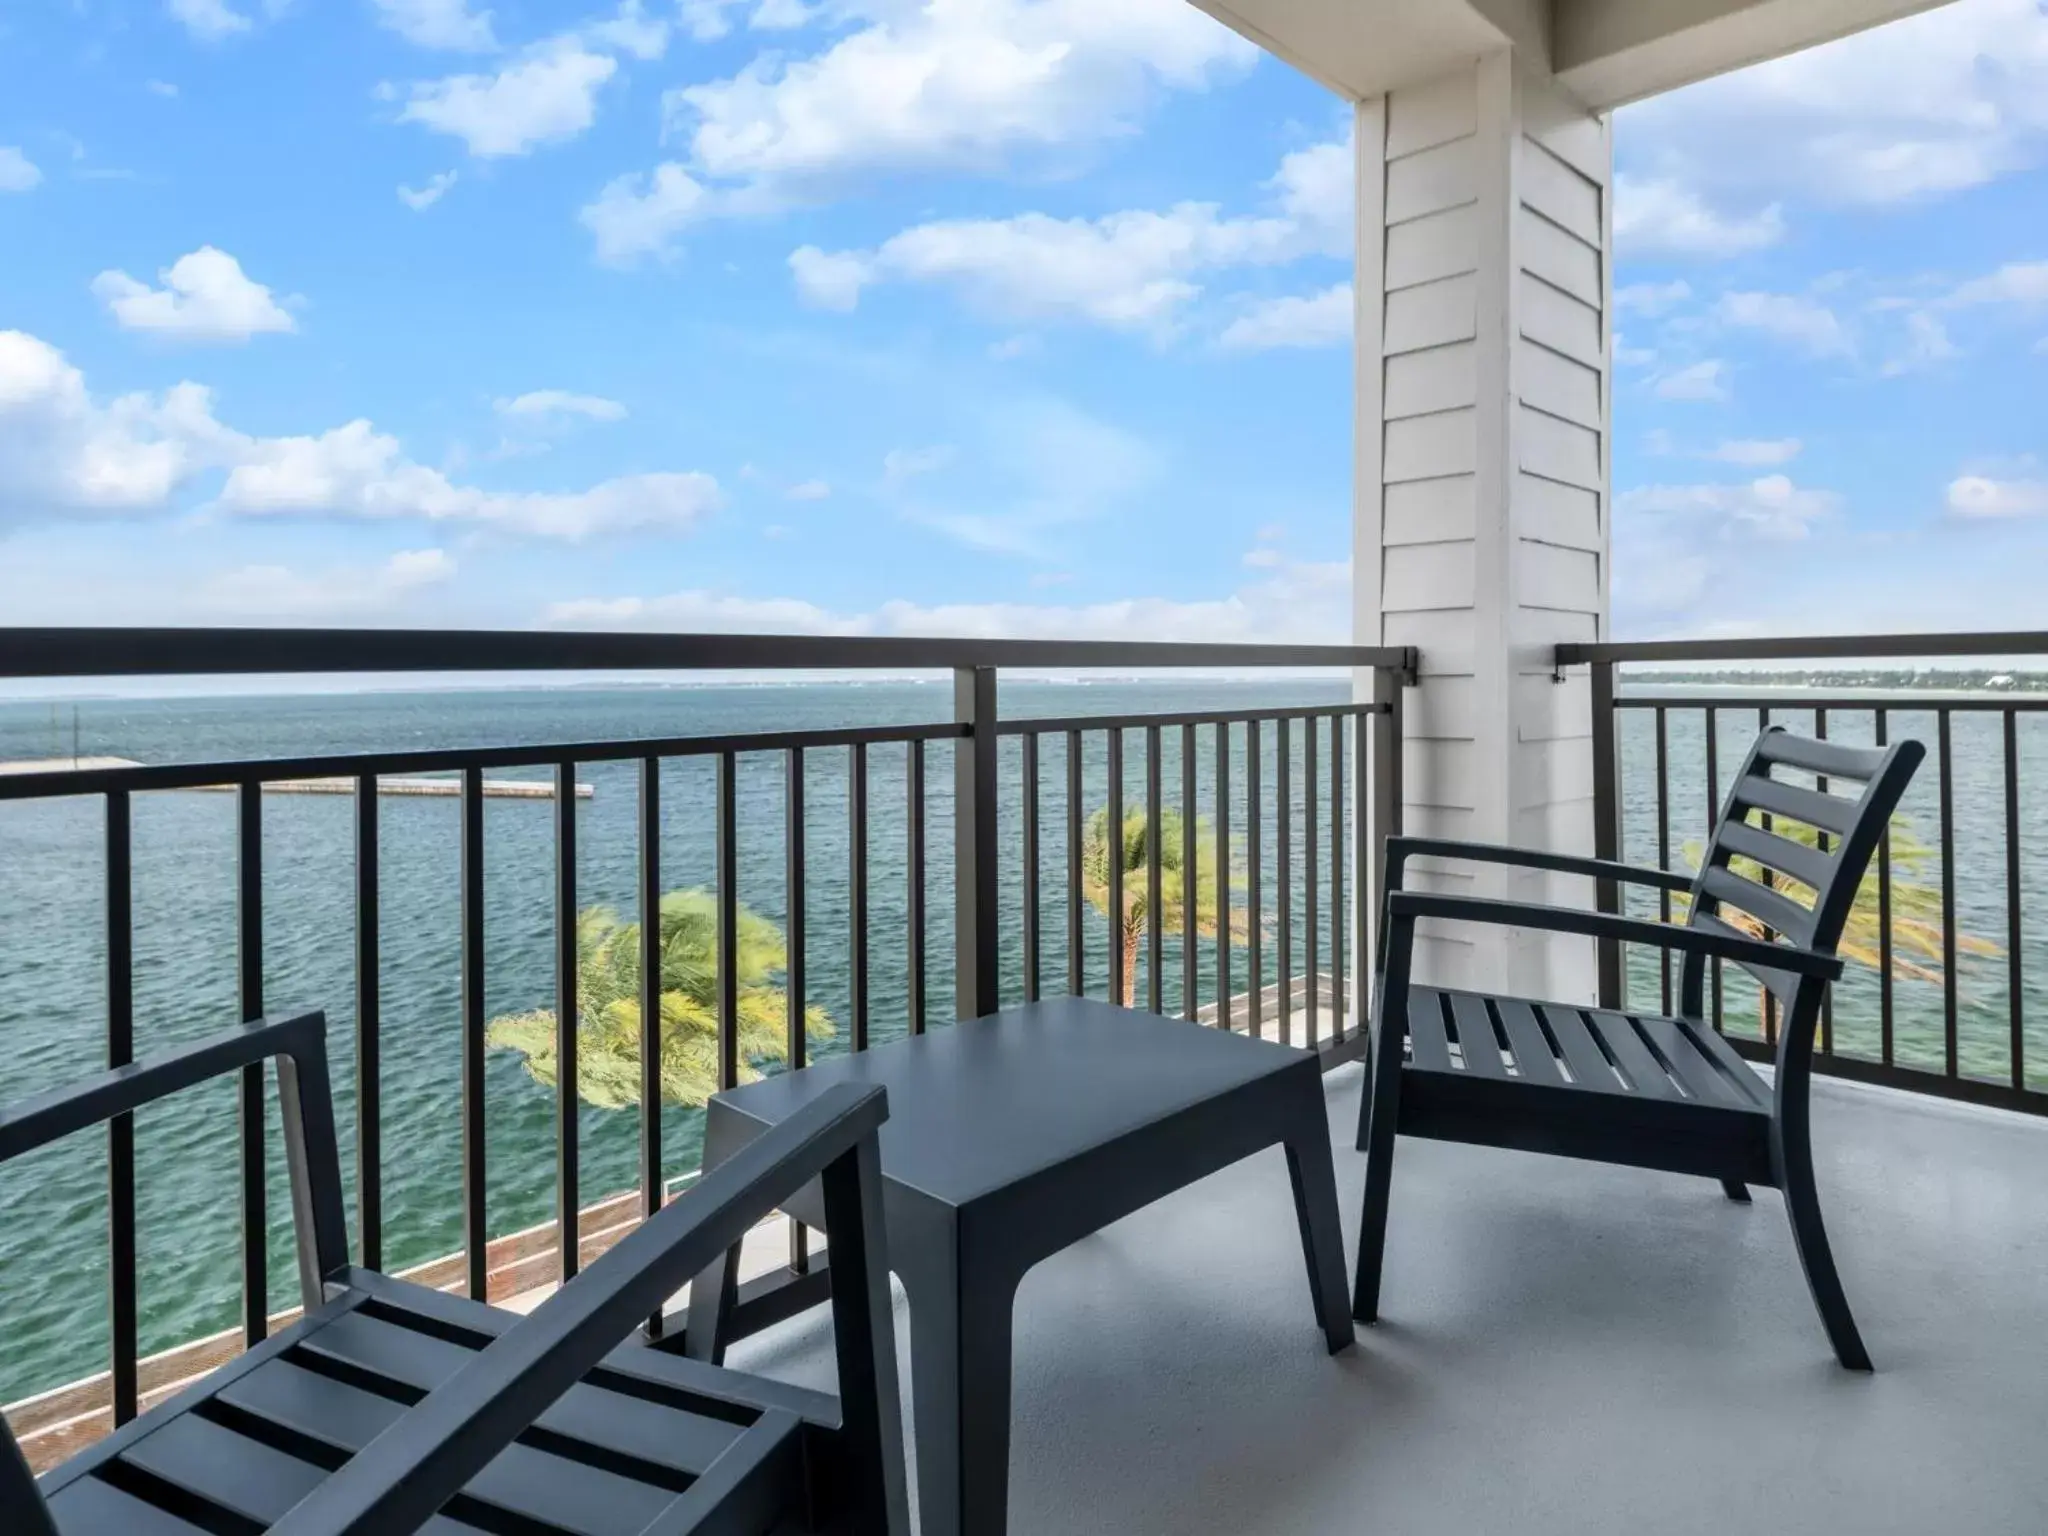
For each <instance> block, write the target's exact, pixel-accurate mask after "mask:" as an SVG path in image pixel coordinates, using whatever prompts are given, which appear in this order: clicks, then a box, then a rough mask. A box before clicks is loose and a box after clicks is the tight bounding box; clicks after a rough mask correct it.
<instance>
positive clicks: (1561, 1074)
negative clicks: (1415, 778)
mask: <svg viewBox="0 0 2048 1536" xmlns="http://www.w3.org/2000/svg"><path fill="white" fill-rule="evenodd" d="M1925 755H1926V749H1925V748H1924V747H1922V746H1921V744H1920V743H1919V742H1917V741H1902V742H1899V743H1897V744H1896V745H1894V746H1892V747H1889V748H1882V749H1871V748H1864V747H1852V746H1844V745H1842V744H1840V743H1838V742H1829V741H1813V740H1809V739H1807V738H1805V737H1800V736H1794V735H1792V734H1790V733H1788V732H1787V731H1785V730H1784V729H1783V728H1781V727H1773V728H1772V729H1769V730H1766V731H1764V732H1762V733H1761V734H1760V735H1759V736H1758V738H1757V742H1756V745H1755V747H1753V748H1752V749H1751V751H1750V754H1749V757H1748V758H1747V760H1745V761H1744V763H1743V765H1742V771H1741V772H1740V773H1739V774H1738V775H1737V776H1736V779H1735V784H1734V787H1733V788H1732V789H1731V790H1730V791H1729V794H1728V802H1727V805H1726V806H1725V807H1724V808H1723V810H1722V812H1721V819H1720V821H1719V822H1718V823H1717V824H1716V826H1715V828H1714V834H1713V838H1712V840H1711V842H1710V843H1709V845H1708V848H1707V852H1706V856H1705V858H1704V859H1702V861H1701V864H1700V872H1699V874H1698V876H1697V877H1688V876H1686V875H1682V874H1673V873H1670V872H1668V871H1665V870H1657V869H1638V868H1636V867H1634V866H1632V865H1627V864H1618V863H1613V862H1611V861H1608V860H1602V859H1585V858H1577V857H1573V856H1570V855H1564V854H1552V853H1543V852H1537V851H1534V850H1529V849H1519V848H1497V847H1491V846H1487V845H1484V844H1474V843H1459V842H1446V841H1440V840H1436V839H1429V838H1406V837H1390V838H1389V839H1388V840H1387V898H1386V909H1385V913H1384V916H1383V919H1382V922H1381V925H1380V946H1379V947H1380V953H1379V997H1378V1000H1377V1006H1375V1007H1374V1009H1373V1029H1374V1031H1375V1035H1374V1038H1373V1043H1372V1054H1371V1058H1370V1060H1371V1071H1372V1074H1373V1075H1372V1079H1371V1081H1370V1083H1369V1084H1368V1087H1367V1090H1366V1093H1365V1096H1364V1101H1363V1102H1362V1104H1361V1105H1360V1107H1359V1125H1358V1145H1359V1148H1360V1150H1362V1151H1364V1152H1365V1153H1366V1154H1367V1162H1366V1175H1365V1209H1364V1218H1363V1221H1362V1224H1361V1225H1362V1231H1361V1233H1360V1237H1359V1245H1358V1276H1357V1281H1356V1285H1355V1287H1354V1290H1353V1293H1352V1314H1353V1316H1354V1317H1356V1318H1357V1319H1358V1320H1359V1321H1361V1322H1371V1321H1373V1320H1374V1319H1375V1318H1376V1317H1377V1316H1378V1315H1379V1294H1380V1264H1381V1259H1382V1256H1383V1253H1384V1250H1385V1244H1386V1229H1387V1199H1388V1193H1389V1187H1390V1179H1391V1175H1392V1172H1393V1159H1394V1138H1395V1135H1396V1134H1397V1133H1400V1134H1404V1135H1409V1136H1431V1137H1436V1138H1438V1139H1440V1140H1446V1141H1463V1142H1472V1143H1477V1144H1480V1145H1485V1146H1496V1147H1512V1148H1518V1149H1521V1150H1523V1151H1532V1152H1551V1153H1556V1154H1559V1155H1562V1156H1565V1157H1582V1158H1590V1159H1593V1160H1595V1161H1598V1162H1606V1163H1621V1164H1626V1165H1628V1166H1632V1167H1638V1168H1659V1169H1665V1170H1668V1171H1671V1172H1674V1173H1695V1174H1701V1175H1704V1176H1705V1177H1707V1178H1713V1179H1719V1180H1720V1181H1721V1184H1722V1187H1723V1188H1724V1189H1725V1190H1726V1191H1727V1193H1728V1195H1729V1197H1730V1198H1731V1199H1736V1200H1747V1199H1748V1198H1749V1192H1748V1189H1747V1188H1746V1186H1747V1185H1750V1184H1762V1185H1766V1186H1770V1187H1775V1188H1777V1189H1780V1190H1782V1191H1783V1192H1784V1195H1785V1209H1786V1212H1787V1213H1788V1214H1789V1215H1790V1217H1791V1219H1792V1238H1793V1241H1794V1243H1795V1244H1796V1245H1797V1247H1798V1250H1799V1259H1800V1263H1801V1264H1802V1265H1804V1266H1805V1269H1806V1279H1807V1283H1808V1284H1809V1285H1810V1286H1811V1287H1812V1290H1813V1300H1814V1305H1815V1306H1816V1307H1818V1308H1819V1310H1820V1316H1821V1322H1822V1323H1823V1324H1824V1325H1825V1326H1826V1328H1827V1332H1828V1340H1829V1342H1830V1343H1831V1344H1833V1346H1834V1350H1835V1356H1836V1358H1837V1359H1839V1360H1840V1361H1841V1362H1842V1364H1843V1365H1844V1366H1847V1367H1848V1368H1849V1369H1851V1370H1859V1371H1867V1370H1869V1369H1870V1356H1869V1354H1868V1353H1867V1352H1866V1351H1865V1349H1864V1347H1863V1340H1862V1338H1861V1336H1860V1335H1859V1334H1858V1333H1857V1331H1856V1322H1855V1319H1854V1318H1853V1317H1851V1316H1850V1313H1849V1302H1848V1298H1847V1297H1846V1296H1845V1295H1844V1294H1843V1292H1842V1281H1841V1277H1840V1276H1839V1275H1838V1274H1837V1273H1836V1272H1835V1261H1834V1257H1833V1255H1832V1254H1831V1253H1830V1251H1829V1249H1828V1239H1827V1232H1826V1229H1825V1228H1824V1227H1823V1226H1822V1225H1821V1216H1820V1202H1819V1198H1818V1196H1817V1194H1816V1193H1815V1190H1814V1182H1813V1153H1812V1149H1811V1146H1810V1145H1809V1142H1808V1137H1807V1127H1808V1106H1807V1084H1808V1081H1809V1079H1810V1077H1811V1075H1812V1069H1813V1035H1814V1029H1815V1026H1816V1025H1817V1024H1818V1022H1819V1020H1820V1013H1821V1002H1822V999H1823V997H1824V996H1825V994H1826V991H1827V987H1828V985H1829V983H1831V982H1832V981H1834V980H1835V979H1836V978H1837V977H1838V976H1839V975H1840V974H1841V971H1842V962H1841V961H1840V960H1838V959H1837V958H1836V957H1835V946H1836V944H1837V943H1838V942H1839V941H1840V939H1841V936H1842V928H1843V925H1844V924H1845V923H1846V922H1847V920H1848V916H1849V911H1850V907H1851V905H1852V904H1853V903H1854V901H1855V899H1856V891H1857V887H1858V886H1859V885H1860V884H1861V882H1862V880H1863V873H1864V870H1865V868H1866V867H1867V866H1868V864H1869V862H1870V857H1871V854H1872V852H1873V850H1874V849H1875V848H1876V847H1877V844H1878V840H1879V839H1880V837H1881V836H1882V835H1883V833H1884V830H1885V827H1886V825H1887V824H1888V822H1889V820H1890V818H1891V814H1892V811H1893V809H1894V808H1895V807H1896V806H1897V805H1898V802H1899V796H1900V795H1901V794H1902V793H1903V792H1904V791H1905V788H1906V784H1907V782H1908V781H1909V780H1910V779H1911V778H1912V777H1913V773H1914V770H1915V769H1917V768H1918V767H1919V766H1920V760H1921V759H1922V758H1923V757H1924V756H1925ZM1788 772H1789V773H1790V774H1791V775H1792V778H1791V779H1789V780H1788V778H1787V777H1785V776H1784V775H1785V774H1787V773H1788ZM1802 781H1803V782H1802ZM1834 784H1848V785H1854V786H1856V787H1857V788H1858V790H1859V792H1858V793H1857V794H1856V795H1855V797H1854V798H1850V797H1848V796H1844V795H1837V794H1833V793H1829V792H1827V790H1828V788H1829V786H1832V785H1834ZM1752 813H1755V814H1756V815H1757V816H1758V817H1759V818H1760V821H1761V824H1757V823H1752V822H1751V821H1750V819H1749V818H1750V816H1751V814H1752ZM1774 820H1775V821H1777V822H1785V821H1790V822H1797V823H1801V824H1803V825H1805V826H1808V827H1811V828H1813V829H1814V830H1815V831H1816V832H1818V833H1820V834H1821V835H1820V836H1819V837H1816V838H1815V839H1814V840H1813V843H1812V844H1809V843H1805V842H1801V841H1797V840H1795V839H1793V838H1789V837H1785V836H1781V835H1779V834H1778V833H1777V832H1775V831H1773V830H1772V823H1773V821H1774ZM1417 856H1423V857H1429V858H1443V859H1454V860H1468V861H1478V862H1483V863H1491V864H1511V865H1519V866H1522V867H1524V868H1529V869H1542V870H1555V871H1560V872H1563V873H1566V874H1574V875H1590V876H1593V877H1594V878H1596V879H1598V880H1600V881H1603V882H1605V881H1622V882H1631V883H1635V884H1640V885H1649V886H1655V887H1658V888H1661V889H1664V890H1668V891H1673V892H1684V893H1686V894H1687V895H1688V897H1689V910H1688V912H1687V915H1686V921H1685V923H1683V924H1677V923H1662V922H1653V921H1643V920H1639V919H1634V918H1626V917H1621V916H1618V915H1615V914H1612V913H1606V912H1586V911H1580V910H1575V909H1570V908H1558V907H1548V906H1539V905H1534V904H1529V903H1524V902H1514V901H1497V900H1490V899H1485V898H1480V897H1468V896H1452V895H1438V894H1432V893H1424V892H1419V891H1404V890H1402V889H1401V877H1402V871H1403V868H1404V866H1405V865H1406V863H1407V861H1408V860H1409V859H1411V858H1414V857H1417ZM1735 859H1741V860H1743V861H1745V864H1746V865H1748V866H1751V867H1756V866H1761V869H1762V870H1763V872H1764V876H1765V880H1766V881H1768V882H1770V883H1768V884H1766V883H1761V882H1759V881H1756V880H1752V879H1749V878H1746V877H1745V875H1744V874H1742V873H1740V872H1738V871H1737V870H1736V869H1735V868H1733V867H1732V866H1731V861H1732V860H1735ZM1779 877H1785V878H1786V880H1788V881H1789V882H1791V884H1789V885H1788V884H1780V883H1779ZM1801 886H1803V887H1805V888H1806V889H1807V890H1809V891H1811V892H1812V893H1813V895H1812V900H1811V903H1810V904H1808V903H1805V902H1802V901H1800V900H1795V899H1794V892H1795V891H1796V890H1797V889H1798V888H1799V887H1801ZM1728 912H1734V913H1739V914H1746V916H1747V917H1748V918H1749V919H1750V926H1751V927H1752V928H1756V927H1760V928H1761V929H1762V931H1763V933H1764V935H1765V936H1764V937H1757V936H1755V934H1754V933H1753V932H1750V931H1745V929H1744V928H1743V927H1739V926H1737V925H1736V924H1735V923H1731V922H1729V921H1728V920H1727V919H1726V917H1724V916H1723V915H1722V914H1724V913H1728ZM1425 917H1426V918H1435V919H1439V920H1449V921H1453V922H1470V923H1489V924H1505V925H1512V926H1514V927H1519V928H1534V929H1542V930H1546V931H1549V932H1554V933H1576V934H1589V935H1592V936H1594V937H1596V938H1600V939H1607V940H1617V941H1625V942H1628V943H1636V944H1648V945H1655V946H1658V947H1660V948H1662V949H1665V950H1670V951H1676V952H1679V953H1680V954H1682V955H1683V957H1684V958H1683V968H1682V970H1681V973H1680V974H1681V985H1680V988H1679V1002H1678V1012H1677V1016H1676V1017H1673V1018H1663V1017H1659V1016H1656V1015H1653V1014H1640V1013H1617V1012H1609V1011H1605V1010H1602V1009H1597V1008H1582V1007H1578V1006H1576V1005H1561V1004H1556V1003H1548V1002H1528V1001H1524V1000H1522V999H1520V998H1509V997H1489V996H1485V995H1483V994H1480V993H1475V992H1462V991H1453V990H1450V989H1446V988H1440V987H1431V986H1423V985H1421V984H1419V983H1416V982H1414V981H1412V980H1411V979H1410V964H1411V960H1412V956H1413V952H1414V946H1415V924H1416V921H1417V920H1418V919H1420V918H1425ZM1773 936H1775V937H1773ZM1714 959H1720V960H1726V961H1732V962H1734V963H1735V964H1737V965H1740V966H1742V967H1743V968H1744V969H1745V970H1747V971H1748V972H1750V974H1752V975H1753V976H1755V977H1756V978H1757V980H1758V981H1759V982H1761V983H1762V984H1763V986H1764V987H1766V988H1767V989H1768V990H1769V992H1770V994H1771V996H1772V997H1774V998H1775V999H1776V1001H1777V1004H1778V1005H1779V1006H1780V1007H1781V1008H1782V1010H1783V1015H1784V1018H1783V1025H1782V1028H1781V1029H1780V1031H1779V1034H1778V1042H1777V1054H1776V1067H1775V1071H1774V1073H1773V1077H1772V1081H1771V1082H1769V1083H1766V1082H1765V1081H1764V1080H1763V1079H1762V1078H1761V1077H1760V1076H1759V1075H1758V1074H1757V1073H1755V1072H1754V1071H1752V1070H1751V1069H1750V1067H1749V1065H1748V1063H1747V1062H1745V1061H1744V1060H1743V1059H1742V1057H1741V1056H1739V1055H1738V1054H1736V1052H1735V1049H1734V1048H1733V1047H1732V1046H1730V1045H1729V1044H1728V1042H1727V1041H1726V1040H1724V1039H1723V1038H1722V1037H1721V1036H1720V1035H1719V1034H1717V1033H1716V1032H1715V1030H1714V1028H1713V1026H1712V1025H1711V1024H1710V1023H1708V1022H1707V1019H1706V1014H1705V1009H1704V982H1705V977H1706V973H1707V962H1708V961H1709V960H1714Z"/></svg>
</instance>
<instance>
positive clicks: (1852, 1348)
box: [1772, 1121, 1871, 1371]
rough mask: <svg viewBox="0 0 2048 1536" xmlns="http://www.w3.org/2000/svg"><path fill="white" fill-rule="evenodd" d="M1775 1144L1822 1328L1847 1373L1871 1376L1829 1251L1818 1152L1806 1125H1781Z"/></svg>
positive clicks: (1797, 1245) (1787, 1205) (1795, 1241)
mask: <svg viewBox="0 0 2048 1536" xmlns="http://www.w3.org/2000/svg"><path fill="white" fill-rule="evenodd" d="M1772 1139H1773V1142H1774V1147H1773V1150H1774V1151H1775V1152H1776V1154H1777V1158H1776V1161H1777V1164H1778V1184H1779V1187H1780V1188H1781V1189H1783V1190H1784V1192H1785V1213H1786V1215H1788V1216H1790V1217H1791V1218H1792V1243H1793V1246H1794V1247H1795V1248H1797V1249H1798V1250H1799V1262H1800V1264H1801V1266H1802V1267H1804V1269H1805V1270H1806V1283H1807V1285H1808V1287H1809V1288H1810V1289H1811V1290H1812V1292H1813V1304H1814V1306H1815V1308H1816V1309H1818V1310H1819V1312H1820V1320H1821V1326H1823V1327H1824V1328H1826V1329H1827V1331H1828V1342H1829V1343H1830V1344H1832V1345H1833V1346H1834V1349H1835V1358H1836V1359H1837V1360H1839V1361H1841V1362H1842V1365H1843V1367H1844V1368H1845V1369H1848V1370H1852V1371H1867V1370H1869V1369H1870V1368H1871V1365H1870V1352H1869V1351H1868V1350H1866V1349H1865V1348H1864V1347H1863V1335H1862V1334H1860V1333H1859V1332H1857V1330H1856V1319H1855V1318H1854V1317H1852V1316H1851V1315H1850V1313H1849V1298H1848V1296H1847V1294H1846V1293H1845V1292H1844V1291H1843V1290H1842V1277H1841V1275H1840V1274H1839V1273H1837V1272H1836V1269H1835V1255H1834V1250H1833V1249H1831V1248H1830V1247H1829V1246H1828V1234H1827V1228H1826V1227H1824V1226H1823V1225H1822V1224H1821V1219H1820V1193H1819V1191H1818V1190H1817V1189H1816V1188H1815V1187H1814V1182H1813V1148H1812V1145H1811V1143H1809V1142H1808V1140H1807V1138H1806V1132H1805V1127H1804V1126H1803V1125H1802V1126H1800V1127H1799V1128H1798V1129H1797V1131H1796V1132H1794V1131H1791V1130H1789V1129H1788V1128H1787V1127H1786V1126H1785V1125H1784V1124H1783V1123H1782V1121H1781V1122H1780V1123H1779V1124H1778V1125H1777V1126H1775V1127H1774V1134H1773V1138H1772Z"/></svg>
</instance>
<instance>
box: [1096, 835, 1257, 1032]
mask: <svg viewBox="0 0 2048 1536" xmlns="http://www.w3.org/2000/svg"><path fill="white" fill-rule="evenodd" d="M1181 830H1182V822H1181V815H1180V812H1179V811H1176V810H1173V809H1171V808H1170V807H1168V808H1163V809H1162V810H1161V811H1160V813H1159V906H1160V911H1159V914H1158V917H1159V923H1160V930H1159V931H1160V933H1161V934H1162V935H1165V936H1168V937H1173V936H1177V935H1179V934H1180V933H1182V932H1183V931H1184V929H1183V927H1182V924H1183V923H1184V922H1185V921H1186V919H1187V913H1188V904H1187V901H1186V899H1185V896H1184V892H1185V891H1186V889H1187V871H1186V868H1185V867H1184V865H1183V863H1182V860H1181V854H1182V851H1183V850H1182V846H1181V845H1182V842H1183V839H1182V836H1181ZM1151 856H1152V843H1151V837H1150V828H1149V826H1148V825H1147V820H1146V816H1145V813H1144V812H1143V811H1128V812H1126V813H1125V815H1124V824H1123V836H1122V837H1121V838H1120V839H1119V840H1118V846H1117V848H1116V850H1115V857H1116V859H1117V862H1118V864H1119V866H1120V867H1121V868H1122V871H1123V911H1122V912H1121V913H1119V914H1115V915H1112V914H1111V912H1110V910H1109V871H1110V867H1111V866H1110V858H1111V849H1110V839H1109V807H1108V806H1106V805H1105V806H1103V807H1102V808H1101V809H1099V810H1097V811H1096V813H1095V814H1094V815H1093V816H1091V817H1089V818H1088V826H1087V829H1086V830H1085V831H1084V832H1083V833H1082V837H1081V894H1082V895H1083V896H1085V897H1086V898H1087V900H1088V905H1090V906H1091V907H1093V908H1094V909H1095V910H1096V911H1098V912H1100V913H1101V914H1102V915H1103V916H1104V917H1107V918H1109V919H1110V927H1111V930H1112V932H1113V933H1114V936H1115V938H1114V941H1115V942H1116V943H1117V944H1119V945H1121V946H1122V948H1123V957H1124V969H1123V977H1124V986H1123V1004H1124V1006H1125V1007H1126V1008H1128V1007H1130V1006H1131V1003H1132V1001H1133V1000H1134V999H1135V997H1136V996H1137V977H1138V940H1139V939H1140V938H1141V937H1142V936H1143V935H1144V933H1145V930H1146V929H1147V927H1148V926H1149V925H1150V923H1151V921H1152V916H1153V914H1152V913H1151V911H1150V894H1151V893H1150V892H1149V890H1148V889H1147V870H1148V864H1149V860H1150V859H1151ZM1217 878H1218V874H1217V868H1216V840H1215V838H1214V836H1213V835H1212V834H1211V833H1210V831H1209V823H1208V820H1207V818H1205V817H1197V818H1195V869H1194V898H1195V900H1194V922H1195V932H1196V933H1198V934H1200V935H1201V936H1202V937H1203V938H1205V939H1206V938H1214V937H1215V936H1216V908H1217V895H1218V892H1217ZM1233 883H1235V882H1234V881H1233ZM1233 918H1234V920H1233V923H1232V928H1233V930H1235V929H1238V928H1241V927H1242V926H1243V916H1242V914H1241V913H1239V914H1233Z"/></svg>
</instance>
